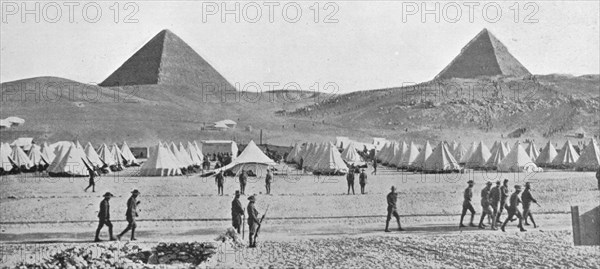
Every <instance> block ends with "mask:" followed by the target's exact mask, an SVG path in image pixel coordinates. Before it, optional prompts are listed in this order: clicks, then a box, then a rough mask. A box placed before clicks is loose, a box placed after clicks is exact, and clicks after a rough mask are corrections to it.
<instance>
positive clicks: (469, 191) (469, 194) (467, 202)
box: [458, 180, 477, 228]
mask: <svg viewBox="0 0 600 269" xmlns="http://www.w3.org/2000/svg"><path fill="white" fill-rule="evenodd" d="M467 184H469V187H467V188H466V189H465V192H464V194H463V196H464V201H463V207H462V214H461V215H460V225H459V226H458V227H459V228H463V227H467V226H465V225H463V219H464V218H465V215H466V214H467V211H470V212H471V222H469V226H471V227H477V226H475V224H474V223H473V219H474V218H475V208H473V205H472V204H471V199H472V198H473V185H475V182H473V180H469V181H467Z"/></svg>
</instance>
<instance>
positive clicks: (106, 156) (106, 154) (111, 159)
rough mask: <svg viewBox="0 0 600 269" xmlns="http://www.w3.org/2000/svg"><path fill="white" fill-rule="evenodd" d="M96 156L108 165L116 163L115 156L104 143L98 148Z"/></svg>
mask: <svg viewBox="0 0 600 269" xmlns="http://www.w3.org/2000/svg"><path fill="white" fill-rule="evenodd" d="M98 157H100V159H101V160H102V161H103V162H104V163H105V164H106V165H108V166H109V167H110V166H113V165H116V164H117V161H116V160H115V156H114V155H113V153H112V152H111V151H110V149H109V148H108V146H107V145H106V144H102V146H100V148H99V149H98Z"/></svg>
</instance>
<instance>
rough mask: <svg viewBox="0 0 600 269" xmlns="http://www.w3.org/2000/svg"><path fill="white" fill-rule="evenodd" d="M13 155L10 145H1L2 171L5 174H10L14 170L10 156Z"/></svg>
mask: <svg viewBox="0 0 600 269" xmlns="http://www.w3.org/2000/svg"><path fill="white" fill-rule="evenodd" d="M11 154H12V149H10V145H9V144H7V143H1V144H0V162H2V163H1V165H2V167H1V168H2V170H4V172H8V171H10V170H12V169H13V162H12V160H11V159H10V155H11Z"/></svg>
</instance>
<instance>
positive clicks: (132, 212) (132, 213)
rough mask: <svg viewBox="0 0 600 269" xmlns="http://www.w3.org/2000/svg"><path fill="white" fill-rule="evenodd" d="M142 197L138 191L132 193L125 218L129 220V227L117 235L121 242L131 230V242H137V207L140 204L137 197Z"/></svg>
mask: <svg viewBox="0 0 600 269" xmlns="http://www.w3.org/2000/svg"><path fill="white" fill-rule="evenodd" d="M139 195H140V192H139V191H138V190H133V191H132V192H131V197H129V199H128V200H127V211H126V212H125V217H126V219H127V223H128V224H127V227H126V228H125V230H123V231H122V232H121V233H120V234H119V235H117V239H118V240H121V237H123V235H124V234H125V233H127V232H128V231H129V230H131V241H134V240H137V239H136V238H135V228H136V227H137V225H136V223H135V219H136V218H137V217H138V210H137V206H138V205H139V204H140V201H138V200H137V197H138V196H139Z"/></svg>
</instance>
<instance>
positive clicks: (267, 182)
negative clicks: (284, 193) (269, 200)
mask: <svg viewBox="0 0 600 269" xmlns="http://www.w3.org/2000/svg"><path fill="white" fill-rule="evenodd" d="M271 182H273V172H272V171H271V169H267V175H266V176H265V188H266V191H267V194H271Z"/></svg>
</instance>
